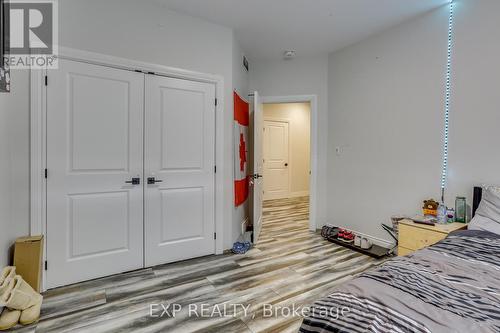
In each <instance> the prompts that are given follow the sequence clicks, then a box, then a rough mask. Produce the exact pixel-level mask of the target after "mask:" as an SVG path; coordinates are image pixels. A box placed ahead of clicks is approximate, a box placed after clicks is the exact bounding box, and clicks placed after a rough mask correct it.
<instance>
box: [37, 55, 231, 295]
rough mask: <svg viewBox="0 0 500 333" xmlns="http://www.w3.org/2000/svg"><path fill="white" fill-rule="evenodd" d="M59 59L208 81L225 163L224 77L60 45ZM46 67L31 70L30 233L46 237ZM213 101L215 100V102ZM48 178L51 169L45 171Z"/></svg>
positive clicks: (219, 222)
mask: <svg viewBox="0 0 500 333" xmlns="http://www.w3.org/2000/svg"><path fill="white" fill-rule="evenodd" d="M58 58H59V59H65V60H72V61H78V62H84V63H88V64H93V65H101V66H106V67H111V68H116V69H122V70H128V71H141V72H143V73H154V74H156V75H161V76H167V77H172V78H178V79H184V80H191V81H198V82H205V83H211V84H214V85H215V96H216V98H217V105H216V106H215V108H216V109H215V133H216V134H215V135H216V137H215V163H216V166H217V169H218V170H225V166H224V164H225V163H224V134H223V129H224V78H223V76H221V75H214V74H205V73H200V72H194V71H189V70H184V69H179V68H174V67H168V66H163V65H156V64H151V63H147V62H141V61H135V60H130V59H125V58H120V57H115V56H109V55H104V54H99V53H94V52H88V51H82V50H77V49H72V48H67V47H59V55H58ZM47 74H48V75H49V78H48V80H49V82H48V84H50V72H49V71H48V70H47V69H33V68H31V69H30V235H32V236H35V235H43V236H45V239H46V240H47V219H46V217H47V211H46V207H47V182H46V178H45V169H46V168H47V158H46V152H47V133H46V129H47V98H46V96H47V86H46V85H45V76H46V75H47ZM214 102H215V101H214ZM214 176H215V232H216V234H217V237H216V239H215V240H214V242H215V254H222V253H223V251H224V248H223V246H224V245H223V240H224V219H223V216H224V201H225V198H224V173H223V172H216V173H215V175H214ZM48 177H50V170H49V171H48ZM47 243H48V242H47V241H45V244H44V247H45V248H44V251H43V261H44V262H45V261H46V260H47ZM45 273H46V271H45V270H43V276H42V289H43V291H45V290H46V283H45V281H46V276H45Z"/></svg>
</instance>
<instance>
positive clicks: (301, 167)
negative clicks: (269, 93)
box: [264, 103, 311, 197]
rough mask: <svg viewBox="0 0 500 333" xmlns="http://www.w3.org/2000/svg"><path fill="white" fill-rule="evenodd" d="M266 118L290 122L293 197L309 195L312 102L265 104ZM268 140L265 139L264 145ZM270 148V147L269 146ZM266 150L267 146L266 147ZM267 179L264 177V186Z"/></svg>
mask: <svg viewBox="0 0 500 333" xmlns="http://www.w3.org/2000/svg"><path fill="white" fill-rule="evenodd" d="M264 120H271V121H273V120H285V121H287V122H288V124H289V134H288V136H289V145H290V146H289V153H290V155H289V157H288V158H289V160H288V164H289V166H288V168H289V172H290V184H289V186H290V193H289V195H290V196H291V197H297V196H306V195H309V178H310V176H309V171H310V170H311V159H310V156H311V150H310V146H311V142H310V141H311V105H310V103H275V104H273V103H271V104H264ZM266 144H268V142H265V141H264V146H265V145H266ZM267 149H268V150H269V148H267ZM264 151H266V148H264ZM266 181H267V179H266V178H264V188H265V184H266Z"/></svg>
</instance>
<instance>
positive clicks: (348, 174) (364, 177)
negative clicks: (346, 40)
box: [328, 7, 448, 240]
mask: <svg viewBox="0 0 500 333" xmlns="http://www.w3.org/2000/svg"><path fill="white" fill-rule="evenodd" d="M447 28H448V10H447V8H444V7H443V8H440V9H439V10H436V11H434V12H432V13H429V14H427V15H424V16H421V17H419V18H417V19H415V20H413V21H411V22H408V23H405V24H403V25H400V26H398V27H395V28H393V29H390V30H388V31H386V32H384V33H382V34H380V35H377V36H374V37H372V38H370V39H368V40H365V41H363V42H361V43H358V44H356V45H353V46H351V47H348V48H346V49H344V50H341V51H339V52H336V53H334V54H331V55H330V61H329V118H328V121H329V137H328V148H329V149H328V171H329V173H328V176H329V177H328V217H329V222H330V223H333V224H335V225H340V226H343V227H347V228H350V229H352V230H355V231H358V232H362V233H365V234H368V235H371V236H374V237H378V238H382V239H386V240H390V238H389V236H388V235H387V234H386V233H385V232H384V231H383V230H382V228H381V227H380V223H382V222H385V223H390V216H391V215H393V214H398V213H404V214H415V213H418V212H419V210H420V207H421V203H422V200H424V199H426V198H429V197H433V198H435V199H439V197H440V175H441V160H442V159H441V156H442V142H443V123H444V91H445V87H444V74H445V68H446V48H447V33H448V30H447ZM336 147H341V149H342V153H341V154H340V155H338V154H337V153H336Z"/></svg>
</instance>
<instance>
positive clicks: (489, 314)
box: [300, 188, 500, 333]
mask: <svg viewBox="0 0 500 333" xmlns="http://www.w3.org/2000/svg"><path fill="white" fill-rule="evenodd" d="M474 193H475V195H474V203H473V212H474V214H476V211H478V210H479V211H481V212H483V213H484V212H485V211H486V212H488V208H489V209H490V211H491V207H487V206H488V204H487V203H486V204H485V203H484V202H485V201H484V200H483V201H481V196H482V191H481V190H478V188H475V190H474ZM498 193H499V195H498V198H497V199H496V200H497V201H496V202H494V206H492V207H494V209H493V210H494V211H495V210H496V213H498V214H500V190H499V191H498ZM480 202H481V205H480V204H479V203H480ZM490 206H491V205H490ZM483 215H485V214H482V215H481V214H480V215H478V216H479V217H484V216H483ZM486 215H487V214H486ZM499 221H500V220H499ZM473 222H474V220H473ZM497 224H499V225H500V223H497ZM474 229H476V230H467V231H457V232H454V233H452V234H450V235H449V236H448V237H447V238H446V239H444V240H443V241H441V242H439V243H437V244H435V245H433V246H431V247H428V248H426V249H423V250H420V251H417V252H415V253H413V254H411V255H409V256H406V257H398V258H395V259H392V260H390V261H388V262H386V263H384V264H383V265H381V266H379V267H377V268H375V269H373V270H370V271H368V272H365V273H363V274H362V275H360V276H359V277H357V278H356V279H353V280H352V281H351V282H349V283H347V284H344V285H342V286H341V287H339V288H338V289H336V290H335V292H334V293H333V294H331V295H329V296H328V297H325V298H324V299H321V300H319V301H317V302H315V303H314V304H313V306H312V307H311V309H310V312H309V315H308V316H307V317H306V318H304V321H303V323H302V326H301V328H300V332H401V333H407V332H408V333H409V332H439V333H441V332H467V333H469V332H500V234H499V233H495V232H491V231H488V230H487V229H488V228H483V227H478V228H474Z"/></svg>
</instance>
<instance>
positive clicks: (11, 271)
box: [0, 266, 16, 297]
mask: <svg viewBox="0 0 500 333" xmlns="http://www.w3.org/2000/svg"><path fill="white" fill-rule="evenodd" d="M14 276H16V268H15V267H12V266H8V267H5V268H4V269H2V272H1V273H0V297H1V296H2V295H3V294H4V293H5V292H6V291H7V287H8V286H9V282H10V280H12V279H13V278H14Z"/></svg>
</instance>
